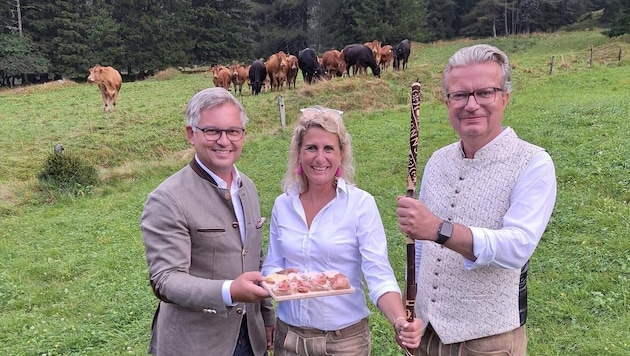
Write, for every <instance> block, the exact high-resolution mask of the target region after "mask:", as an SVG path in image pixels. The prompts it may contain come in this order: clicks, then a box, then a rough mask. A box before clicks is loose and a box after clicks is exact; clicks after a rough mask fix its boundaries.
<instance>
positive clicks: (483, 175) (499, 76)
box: [396, 44, 556, 356]
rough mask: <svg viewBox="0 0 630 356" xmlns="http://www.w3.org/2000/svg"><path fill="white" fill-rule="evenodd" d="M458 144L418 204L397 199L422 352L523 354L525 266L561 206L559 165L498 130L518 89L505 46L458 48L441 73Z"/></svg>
mask: <svg viewBox="0 0 630 356" xmlns="http://www.w3.org/2000/svg"><path fill="white" fill-rule="evenodd" d="M442 85H443V91H444V93H445V104H446V108H447V110H448V118H449V122H450V124H451V126H452V127H453V129H454V130H455V131H456V132H457V134H458V135H459V138H460V141H458V142H455V143H453V144H450V145H448V146H446V147H443V148H441V149H439V150H437V151H436V152H435V153H434V154H433V155H432V157H431V158H430V159H429V161H428V162H427V164H426V166H425V169H424V174H423V177H422V184H421V187H420V199H419V200H416V199H413V198H406V197H399V198H398V209H397V211H396V212H397V215H398V223H399V227H400V230H401V231H402V232H403V233H405V234H406V235H408V236H409V237H412V238H413V239H415V240H416V270H417V275H418V293H417V296H416V301H415V312H416V315H417V316H418V317H420V318H421V319H422V322H423V327H424V334H423V337H422V341H421V344H420V348H418V349H417V350H416V355H431V356H432V355H460V356H465V355H480V354H493V355H512V356H514V355H526V353H527V338H526V334H525V320H526V317H527V285H526V281H527V268H528V261H529V259H530V257H531V255H532V254H533V252H534V249H535V248H536V246H537V245H538V242H539V241H540V238H541V236H542V234H543V232H544V231H545V228H546V226H547V223H548V222H549V218H550V216H551V213H552V210H553V207H554V204H555V200H556V177H555V168H554V165H553V161H552V160H551V157H550V156H549V154H548V153H547V152H546V151H545V150H544V149H543V148H540V147H538V146H535V145H533V144H530V143H528V142H526V141H523V140H522V139H520V138H518V136H517V135H516V133H515V132H514V130H513V129H512V128H510V127H504V126H501V121H502V120H503V112H504V110H505V107H506V106H507V103H508V100H509V99H510V92H511V90H512V84H511V68H510V63H509V60H508V58H507V56H506V55H505V53H503V52H502V51H501V50H499V49H498V48H496V47H493V46H489V45H485V44H480V45H474V46H470V47H466V48H462V49H460V50H458V51H457V52H456V53H455V54H454V55H453V56H451V58H450V59H449V61H448V64H447V65H446V68H445V69H444V75H443V83H442Z"/></svg>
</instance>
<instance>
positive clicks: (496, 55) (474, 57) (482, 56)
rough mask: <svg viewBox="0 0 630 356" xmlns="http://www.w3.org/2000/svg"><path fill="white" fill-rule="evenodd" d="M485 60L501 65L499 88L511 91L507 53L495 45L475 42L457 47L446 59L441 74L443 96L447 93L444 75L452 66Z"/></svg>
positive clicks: (445, 75)
mask: <svg viewBox="0 0 630 356" xmlns="http://www.w3.org/2000/svg"><path fill="white" fill-rule="evenodd" d="M487 62H495V63H497V64H498V65H500V66H501V69H502V74H501V89H503V92H504V93H510V92H512V67H511V66H510V60H509V59H508V57H507V55H506V54H505V53H504V52H503V51H501V50H500V49H498V48H497V47H495V46H491V45H488V44H477V45H473V46H470V47H464V48H461V49H459V50H458V51H457V52H455V53H454V54H453V55H452V56H451V58H449V59H448V62H447V64H446V68H444V73H443V75H442V91H443V92H444V96H446V95H447V94H448V92H447V91H448V88H447V87H446V77H447V76H448V74H449V73H450V72H451V70H452V69H453V68H455V67H463V66H467V65H471V64H479V63H487Z"/></svg>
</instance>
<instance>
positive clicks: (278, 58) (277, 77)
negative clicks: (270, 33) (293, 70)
mask: <svg viewBox="0 0 630 356" xmlns="http://www.w3.org/2000/svg"><path fill="white" fill-rule="evenodd" d="M265 67H266V68H267V75H268V76H269V82H270V84H271V91H274V90H275V91H278V90H280V89H282V86H283V85H284V81H285V80H286V79H287V72H288V70H289V67H288V66H287V55H286V53H284V52H283V51H280V52H278V53H274V54H272V55H271V56H269V58H268V59H267V61H266V62H265Z"/></svg>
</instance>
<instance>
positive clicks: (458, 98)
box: [446, 87, 503, 108]
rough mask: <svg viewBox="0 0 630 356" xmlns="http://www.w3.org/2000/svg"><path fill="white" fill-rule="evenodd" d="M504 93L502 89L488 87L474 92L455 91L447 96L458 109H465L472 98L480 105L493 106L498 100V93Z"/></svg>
mask: <svg viewBox="0 0 630 356" xmlns="http://www.w3.org/2000/svg"><path fill="white" fill-rule="evenodd" d="M498 91H503V89H501V88H495V87H487V88H481V89H476V90H474V91H454V92H452V93H448V94H446V99H448V102H449V103H450V104H451V105H452V106H453V107H456V108H463V107H464V106H466V105H467V104H468V100H470V97H471V96H472V97H474V98H475V101H476V102H477V104H478V105H487V104H492V103H494V101H495V100H496V99H497V92H498Z"/></svg>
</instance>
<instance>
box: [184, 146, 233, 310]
mask: <svg viewBox="0 0 630 356" xmlns="http://www.w3.org/2000/svg"><path fill="white" fill-rule="evenodd" d="M195 160H196V161H197V163H198V164H199V167H201V168H202V169H203V170H204V171H206V173H208V174H209V175H210V177H212V179H214V181H215V182H216V183H217V186H218V187H219V188H222V189H228V187H227V182H226V181H224V180H223V179H221V178H220V177H219V176H218V175H216V174H214V172H212V171H211V170H210V169H208V167H206V166H205V165H204V164H203V163H201V161H200V160H199V158H197V156H196V155H195ZM240 186H241V175H240V173H239V172H238V169H236V166H234V177H233V179H232V185H231V186H230V189H229V190H230V195H231V196H232V205H233V206H234V214H236V220H237V221H238V227H239V230H240V232H241V241H242V242H243V243H245V213H244V212H243V202H241V197H240V196H239V195H238V190H239V188H240ZM230 286H232V281H225V282H223V286H222V288H221V295H222V296H223V302H224V303H225V305H227V306H234V305H236V304H238V303H234V302H233V301H232V294H230Z"/></svg>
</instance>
